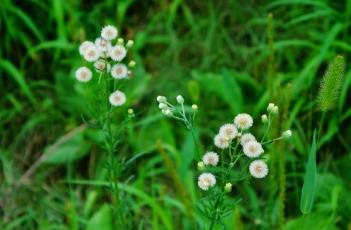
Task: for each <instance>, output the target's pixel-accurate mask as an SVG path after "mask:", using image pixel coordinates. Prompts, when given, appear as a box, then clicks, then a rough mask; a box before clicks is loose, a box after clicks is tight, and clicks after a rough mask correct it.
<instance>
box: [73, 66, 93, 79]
mask: <svg viewBox="0 0 351 230" xmlns="http://www.w3.org/2000/svg"><path fill="white" fill-rule="evenodd" d="M92 77H93V74H92V72H91V70H90V69H88V68H87V67H85V66H83V67H80V68H79V69H77V70H76V79H77V80H78V81H80V82H88V81H90V80H91V78H92Z"/></svg>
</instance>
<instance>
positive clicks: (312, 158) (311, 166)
mask: <svg viewBox="0 0 351 230" xmlns="http://www.w3.org/2000/svg"><path fill="white" fill-rule="evenodd" d="M316 152H317V140H316V130H314V132H313V141H312V146H311V150H310V153H309V155H308V161H307V165H306V172H305V176H304V182H303V187H302V193H301V200H300V210H301V212H302V213H304V214H307V213H310V212H311V210H312V206H313V200H314V197H315V191H316V185H317V183H316V182H317V164H316Z"/></svg>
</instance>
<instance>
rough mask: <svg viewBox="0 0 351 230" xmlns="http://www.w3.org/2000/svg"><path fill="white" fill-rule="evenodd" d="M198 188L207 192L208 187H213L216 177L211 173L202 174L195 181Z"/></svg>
mask: <svg viewBox="0 0 351 230" xmlns="http://www.w3.org/2000/svg"><path fill="white" fill-rule="evenodd" d="M197 184H198V186H199V188H201V189H202V190H204V191H207V190H208V189H209V188H210V187H213V186H215V184H216V177H215V176H214V175H213V174H212V173H202V174H201V175H200V176H199V178H198V181H197Z"/></svg>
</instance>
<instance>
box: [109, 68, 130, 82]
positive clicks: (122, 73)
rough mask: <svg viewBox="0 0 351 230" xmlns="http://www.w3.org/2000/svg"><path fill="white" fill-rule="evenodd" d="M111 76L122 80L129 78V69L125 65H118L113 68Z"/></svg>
mask: <svg viewBox="0 0 351 230" xmlns="http://www.w3.org/2000/svg"><path fill="white" fill-rule="evenodd" d="M111 75H112V77H113V78H115V79H122V78H126V77H127V76H128V68H127V66H126V65H124V64H116V65H114V66H112V69H111Z"/></svg>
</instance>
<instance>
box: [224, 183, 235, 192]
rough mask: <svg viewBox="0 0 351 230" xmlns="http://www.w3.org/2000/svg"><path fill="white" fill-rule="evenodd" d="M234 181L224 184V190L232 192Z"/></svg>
mask: <svg viewBox="0 0 351 230" xmlns="http://www.w3.org/2000/svg"><path fill="white" fill-rule="evenodd" d="M232 187H233V185H232V183H226V184H225V186H224V191H225V192H231V191H232Z"/></svg>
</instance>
